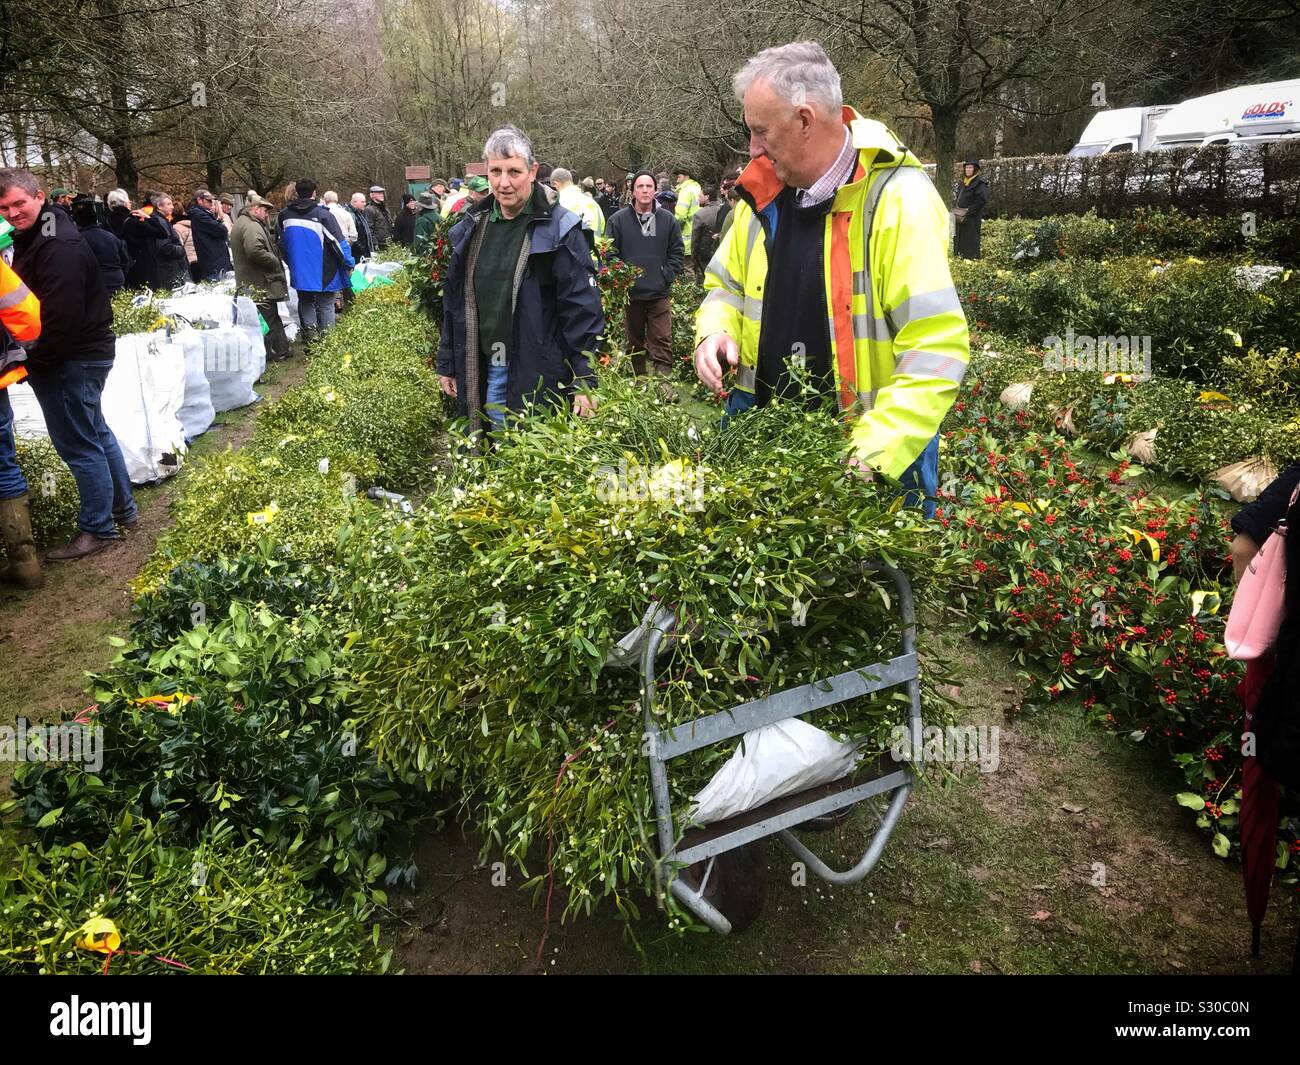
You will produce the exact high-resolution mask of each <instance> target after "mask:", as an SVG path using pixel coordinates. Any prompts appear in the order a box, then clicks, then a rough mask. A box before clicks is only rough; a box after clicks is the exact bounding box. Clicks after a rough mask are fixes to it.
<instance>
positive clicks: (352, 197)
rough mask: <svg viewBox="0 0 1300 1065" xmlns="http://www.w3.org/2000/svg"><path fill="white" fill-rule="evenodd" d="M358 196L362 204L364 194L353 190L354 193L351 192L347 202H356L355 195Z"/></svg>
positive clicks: (363, 202) (364, 200) (364, 198)
mask: <svg viewBox="0 0 1300 1065" xmlns="http://www.w3.org/2000/svg"><path fill="white" fill-rule="evenodd" d="M358 196H360V197H361V203H362V204H363V205H364V204H365V202H366V194H365V193H364V192H354V193H353V194H352V195H351V196H350V197H349V198H348V203H356V202H357V197H358Z"/></svg>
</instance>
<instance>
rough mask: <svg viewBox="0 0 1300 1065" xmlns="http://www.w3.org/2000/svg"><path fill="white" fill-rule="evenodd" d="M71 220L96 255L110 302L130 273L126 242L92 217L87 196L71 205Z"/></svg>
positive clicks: (92, 203)
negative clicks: (128, 272)
mask: <svg viewBox="0 0 1300 1065" xmlns="http://www.w3.org/2000/svg"><path fill="white" fill-rule="evenodd" d="M72 220H73V221H74V222H76V223H77V229H78V230H79V231H80V232H81V239H82V240H84V241H85V242H86V243H87V244H89V245H90V250H91V251H93V252H94V253H95V260H96V262H98V263H99V270H100V273H102V274H103V275H104V287H105V288H107V289H108V296H109V299H112V298H113V294H114V293H115V292H117V291H118V290H119V289H121V288H123V287H124V286H125V285H126V275H127V271H129V270H130V269H131V255H130V253H129V252H128V251H127V250H126V243H125V241H123V240H122V239H121V238H120V237H117V236H114V234H113V231H112V230H110V229H109V228H108V227H107V226H104V225H102V224H101V223H100V221H99V215H97V214H96V213H95V201H94V200H92V199H91V198H90V197H88V196H87V197H84V198H81V199H77V200H73V201H72Z"/></svg>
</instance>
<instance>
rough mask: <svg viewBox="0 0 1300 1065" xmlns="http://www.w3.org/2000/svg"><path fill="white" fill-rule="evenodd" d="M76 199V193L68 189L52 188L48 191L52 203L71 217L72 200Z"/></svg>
mask: <svg viewBox="0 0 1300 1065" xmlns="http://www.w3.org/2000/svg"><path fill="white" fill-rule="evenodd" d="M75 199H76V194H75V193H73V192H71V191H69V190H68V189H53V190H52V191H51V192H50V200H51V202H52V205H53V206H55V207H57V208H59V209H60V210H62V211H64V212H65V213H66V214H67V215H68V217H69V218H71V217H72V201H73V200H75Z"/></svg>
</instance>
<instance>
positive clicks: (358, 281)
mask: <svg viewBox="0 0 1300 1065" xmlns="http://www.w3.org/2000/svg"><path fill="white" fill-rule="evenodd" d="M369 287H370V280H369V278H367V277H366V275H365V274H363V273H362V272H361V267H359V266H356V267H353V269H352V291H353V292H365V290H366V289H368V288H369Z"/></svg>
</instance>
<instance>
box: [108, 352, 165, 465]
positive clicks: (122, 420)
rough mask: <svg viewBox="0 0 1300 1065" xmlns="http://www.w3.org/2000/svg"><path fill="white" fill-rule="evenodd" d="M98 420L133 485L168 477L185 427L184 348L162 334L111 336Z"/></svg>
mask: <svg viewBox="0 0 1300 1065" xmlns="http://www.w3.org/2000/svg"><path fill="white" fill-rule="evenodd" d="M101 403H102V408H103V411H104V421H106V422H107V423H108V427H109V428H110V429H112V430H113V435H114V436H115V437H117V443H118V447H120V448H121V449H122V458H123V459H125V460H126V472H127V474H128V475H129V476H130V478H131V482H132V483H133V484H148V483H150V482H151V481H157V480H160V479H162V478H163V477H170V476H171V475H172V474H174V473H176V472H177V471H178V470H179V469H180V468H181V456H182V455H184V454H185V430H184V429H183V428H182V427H181V421H180V418H179V417H178V414H179V412H180V409H181V407H182V406H183V405H184V403H185V352H184V349H182V348H181V346H180V345H179V344H174V343H170V342H168V341H167V340H166V339H165V336H164V334H162V333H129V334H127V335H126V336H122V337H118V338H117V346H116V356H115V358H114V360H113V368H112V369H111V370H110V371H109V373H108V379H107V380H106V381H105V382H104V392H103V395H102V397H101Z"/></svg>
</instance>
